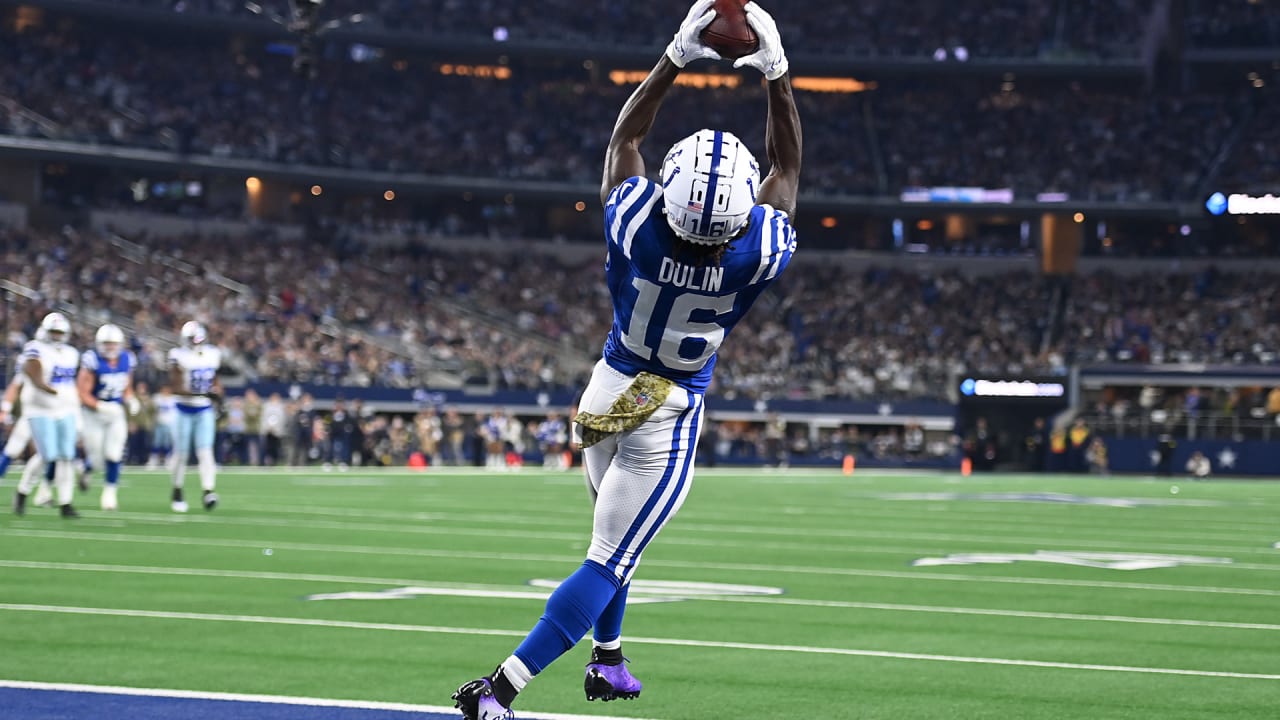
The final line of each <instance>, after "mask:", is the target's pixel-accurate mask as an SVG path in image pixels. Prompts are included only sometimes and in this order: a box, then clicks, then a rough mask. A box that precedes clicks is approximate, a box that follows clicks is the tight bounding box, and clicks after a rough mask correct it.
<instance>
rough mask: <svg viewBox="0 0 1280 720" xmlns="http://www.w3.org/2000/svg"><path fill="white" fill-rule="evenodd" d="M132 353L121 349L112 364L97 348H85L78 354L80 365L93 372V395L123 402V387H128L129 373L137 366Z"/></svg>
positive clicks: (107, 400)
mask: <svg viewBox="0 0 1280 720" xmlns="http://www.w3.org/2000/svg"><path fill="white" fill-rule="evenodd" d="M137 365H138V360H137V358H135V357H134V356H133V353H131V352H128V351H127V350H126V351H121V352H120V354H119V355H117V356H116V362H115V364H114V365H113V364H112V363H111V361H110V360H108V359H107V358H105V357H103V356H102V355H99V354H98V351H97V350H85V351H84V355H81V356H80V367H82V368H85V369H87V370H88V371H89V372H91V373H93V396H94V397H96V398H97V399H99V400H101V401H103V402H116V403H118V402H124V391H125V388H127V387H129V373H131V372H133V370H134V369H135V368H136V367H137Z"/></svg>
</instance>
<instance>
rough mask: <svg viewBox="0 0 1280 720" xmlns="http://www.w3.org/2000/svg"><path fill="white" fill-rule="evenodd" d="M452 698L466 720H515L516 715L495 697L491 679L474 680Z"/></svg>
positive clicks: (459, 689)
mask: <svg viewBox="0 0 1280 720" xmlns="http://www.w3.org/2000/svg"><path fill="white" fill-rule="evenodd" d="M452 697H453V706H454V707H456V708H458V709H459V710H461V711H462V717H463V718H465V719H466V720H515V717H516V716H515V714H514V713H512V712H511V710H510V709H508V708H505V707H503V706H502V703H500V702H498V698H497V697H496V696H494V694H493V683H491V682H489V678H480V679H479V680H472V681H471V682H469V683H467V684H465V685H463V686H462V687H460V688H458V690H457V692H455V693H454V694H453V696H452Z"/></svg>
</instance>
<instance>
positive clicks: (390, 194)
mask: <svg viewBox="0 0 1280 720" xmlns="http://www.w3.org/2000/svg"><path fill="white" fill-rule="evenodd" d="M382 199H383V200H386V201H387V202H391V201H392V200H395V199H396V191H395V190H388V191H386V192H384V193H382Z"/></svg>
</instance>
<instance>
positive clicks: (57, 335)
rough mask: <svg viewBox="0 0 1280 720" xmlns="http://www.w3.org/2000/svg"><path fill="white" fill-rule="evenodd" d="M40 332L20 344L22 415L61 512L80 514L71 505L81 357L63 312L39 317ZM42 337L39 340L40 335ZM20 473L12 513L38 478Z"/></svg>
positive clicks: (23, 508)
mask: <svg viewBox="0 0 1280 720" xmlns="http://www.w3.org/2000/svg"><path fill="white" fill-rule="evenodd" d="M40 330H41V331H42V333H43V335H37V337H36V339H34V340H32V341H30V342H28V343H27V344H26V345H25V346H24V347H23V349H22V360H23V363H22V372H23V374H24V375H25V376H26V378H25V380H24V381H23V385H22V414H23V417H25V418H26V419H27V422H28V423H30V425H31V435H32V437H33V438H34V439H35V441H36V449H37V451H38V453H39V455H40V457H41V458H43V459H44V461H45V462H47V463H49V464H50V468H49V470H47V471H46V474H47V473H48V472H52V473H53V477H54V485H55V487H56V489H57V494H58V498H57V501H58V506H59V507H60V508H61V511H62V516H63V517H79V514H78V513H77V512H76V511H75V508H73V507H72V506H71V500H72V493H73V492H74V489H75V488H74V485H75V467H74V463H75V457H76V434H77V430H78V425H79V417H78V416H79V413H80V395H79V392H77V390H76V370H77V369H78V368H79V365H80V356H79V354H78V353H77V352H76V350H75V348H73V347H71V346H70V345H68V344H67V342H66V341H67V339H68V338H69V337H70V335H71V323H69V322H67V318H66V317H64V316H63V315H62V314H61V313H56V312H55V313H49V314H48V315H46V316H45V317H44V320H42V321H41V322H40ZM42 337H43V338H44V339H41V338H42ZM38 482H39V480H38V478H30V479H29V478H28V477H27V476H26V474H25V473H24V475H23V479H22V482H21V483H20V484H19V485H18V492H17V494H16V495H15V497H14V512H16V513H17V514H19V515H21V514H23V513H24V512H26V503H27V495H29V494H30V493H31V491H32V490H33V489H34V487H35V484H36V483H38Z"/></svg>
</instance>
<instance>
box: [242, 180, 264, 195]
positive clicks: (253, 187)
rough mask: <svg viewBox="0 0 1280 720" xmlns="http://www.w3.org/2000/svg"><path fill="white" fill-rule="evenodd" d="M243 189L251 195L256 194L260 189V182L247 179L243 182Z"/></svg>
mask: <svg viewBox="0 0 1280 720" xmlns="http://www.w3.org/2000/svg"><path fill="white" fill-rule="evenodd" d="M244 189H245V190H248V191H249V192H251V193H257V192H258V191H259V190H261V189H262V181H261V180H259V179H258V178H256V177H250V178H247V179H246V180H245V181H244Z"/></svg>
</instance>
